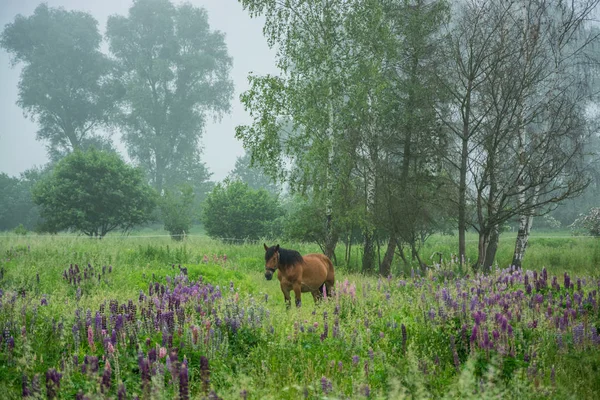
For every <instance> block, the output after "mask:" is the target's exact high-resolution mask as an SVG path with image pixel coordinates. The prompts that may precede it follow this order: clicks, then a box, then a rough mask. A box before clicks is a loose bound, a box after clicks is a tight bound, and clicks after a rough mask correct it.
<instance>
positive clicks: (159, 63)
mask: <svg viewBox="0 0 600 400" xmlns="http://www.w3.org/2000/svg"><path fill="white" fill-rule="evenodd" d="M106 37H107V39H108V42H109V47H110V52H111V54H112V56H113V57H114V60H115V62H116V64H117V68H118V72H119V75H118V81H119V82H120V84H121V86H122V87H124V88H125V96H124V98H123V99H122V102H121V103H120V106H121V107H120V113H119V114H118V115H117V117H116V124H117V125H118V126H119V128H120V129H121V131H122V132H123V139H124V141H125V143H126V145H127V151H128V153H129V155H130V157H131V158H132V159H133V160H134V161H135V162H137V163H138V164H139V165H141V166H143V167H144V169H145V170H146V171H147V172H148V175H149V177H150V179H151V181H152V184H153V186H154V187H155V188H156V189H157V190H158V191H159V192H160V191H161V190H162V189H163V187H165V186H168V185H169V184H177V183H183V182H188V183H191V182H193V181H196V182H198V181H204V180H207V179H208V176H209V175H208V172H207V171H206V168H205V167H204V164H202V163H201V162H200V154H201V148H200V138H201V135H202V131H203V128H204V125H205V122H206V120H207V118H208V117H209V116H211V115H212V116H214V117H215V118H219V117H220V116H222V115H223V113H226V112H229V109H230V101H231V97H232V95H233V83H232V81H231V80H230V78H229V73H230V70H231V65H232V59H231V57H230V56H229V54H228V52H227V46H226V45H225V40H224V34H223V33H221V32H219V31H213V30H211V29H210V26H209V24H208V15H207V13H206V10H204V9H203V8H197V7H193V6H192V5H191V4H189V3H184V4H182V5H178V6H175V5H174V4H173V3H171V2H170V1H168V0H136V1H134V3H133V5H132V7H131V8H130V9H129V14H128V16H126V17H125V16H119V15H113V16H111V17H109V19H108V22H107V31H106Z"/></svg>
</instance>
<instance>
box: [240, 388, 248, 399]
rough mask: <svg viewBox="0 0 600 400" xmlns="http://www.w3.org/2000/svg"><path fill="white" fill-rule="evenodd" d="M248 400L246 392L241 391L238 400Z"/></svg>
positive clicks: (244, 390)
mask: <svg viewBox="0 0 600 400" xmlns="http://www.w3.org/2000/svg"><path fill="white" fill-rule="evenodd" d="M247 398H248V391H247V390H246V389H242V390H241V391H240V399H242V400H246V399H247Z"/></svg>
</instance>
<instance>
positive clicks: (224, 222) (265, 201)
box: [202, 180, 283, 240]
mask: <svg viewBox="0 0 600 400" xmlns="http://www.w3.org/2000/svg"><path fill="white" fill-rule="evenodd" d="M282 214H283V210H282V209H281V207H280V205H279V203H278V201H277V199H276V198H274V197H273V196H272V195H270V194H269V193H268V192H267V191H266V190H264V189H259V190H254V189H251V188H250V187H249V186H248V184H247V183H244V182H240V181H230V180H225V182H224V183H219V184H217V185H216V186H215V188H214V189H213V191H212V192H211V193H210V194H209V195H208V197H207V198H206V202H205V205H204V208H203V210H202V223H203V224H204V228H205V229H206V232H207V233H208V235H209V236H210V237H214V238H222V239H239V240H242V239H250V240H256V239H259V238H262V237H265V236H269V234H270V233H271V231H272V224H273V222H274V221H275V220H276V219H277V218H278V217H280V216H281V215H282Z"/></svg>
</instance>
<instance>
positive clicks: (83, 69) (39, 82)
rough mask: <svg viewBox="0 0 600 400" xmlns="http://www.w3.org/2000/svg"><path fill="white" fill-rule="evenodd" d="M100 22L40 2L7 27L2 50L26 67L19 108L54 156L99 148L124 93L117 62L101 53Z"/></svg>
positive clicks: (78, 13)
mask: <svg viewBox="0 0 600 400" xmlns="http://www.w3.org/2000/svg"><path fill="white" fill-rule="evenodd" d="M101 42H102V36H101V35H100V32H99V31H98V21H96V20H95V19H94V17H92V16H91V15H90V14H88V13H85V12H81V11H67V10H65V9H64V8H52V7H49V6H48V5H47V4H45V3H42V4H40V5H39V6H38V7H37V8H36V9H35V11H34V13H33V15H31V16H29V17H24V16H22V15H17V17H16V18H15V20H14V21H13V22H11V23H9V24H7V25H6V27H5V29H4V30H3V31H2V35H1V36H0V46H2V47H3V48H4V49H5V50H6V51H7V52H8V53H10V54H11V55H12V62H13V65H16V64H18V63H22V64H23V70H22V72H21V78H20V81H19V98H18V101H17V104H18V105H19V106H20V107H21V108H22V109H23V111H24V113H25V114H26V115H29V116H31V117H32V118H33V119H35V120H36V121H37V122H38V125H39V129H38V132H37V137H38V139H40V140H43V141H45V142H46V143H47V147H48V151H49V153H50V156H51V158H57V157H59V156H61V155H64V154H67V153H69V152H71V151H73V150H75V149H81V148H85V147H87V146H88V145H89V144H90V142H91V143H94V144H95V145H98V144H99V143H102V142H106V141H107V139H106V138H102V137H100V136H98V135H97V131H98V129H99V128H100V127H101V126H102V125H103V124H105V123H106V122H107V121H108V118H109V116H110V115H111V112H112V110H113V107H114V103H115V100H116V99H117V98H118V97H119V95H120V94H121V91H120V90H119V89H118V87H115V86H113V85H112V84H111V80H110V79H109V77H110V76H111V73H112V64H111V62H110V60H109V59H108V57H107V56H105V55H104V54H103V53H102V52H101V51H100V44H101Z"/></svg>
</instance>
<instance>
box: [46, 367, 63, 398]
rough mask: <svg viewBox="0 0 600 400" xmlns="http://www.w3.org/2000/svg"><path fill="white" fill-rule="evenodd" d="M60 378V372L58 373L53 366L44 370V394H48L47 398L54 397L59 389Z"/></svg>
mask: <svg viewBox="0 0 600 400" xmlns="http://www.w3.org/2000/svg"><path fill="white" fill-rule="evenodd" d="M61 378H62V374H60V373H58V372H57V371H56V370H55V369H54V368H51V369H49V370H48V371H46V396H48V398H49V399H53V398H55V397H56V395H57V393H58V391H59V390H60V379H61Z"/></svg>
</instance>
